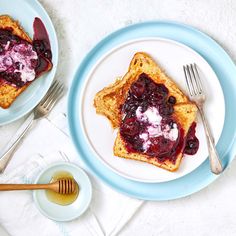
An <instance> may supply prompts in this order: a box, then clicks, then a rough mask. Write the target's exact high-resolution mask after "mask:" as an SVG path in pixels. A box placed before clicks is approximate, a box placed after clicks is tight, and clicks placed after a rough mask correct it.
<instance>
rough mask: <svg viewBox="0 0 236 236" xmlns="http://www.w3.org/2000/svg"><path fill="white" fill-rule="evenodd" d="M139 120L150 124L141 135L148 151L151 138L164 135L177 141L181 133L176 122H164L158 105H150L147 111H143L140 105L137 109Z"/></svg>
mask: <svg viewBox="0 0 236 236" xmlns="http://www.w3.org/2000/svg"><path fill="white" fill-rule="evenodd" d="M136 117H137V120H138V121H140V122H147V123H148V126H147V129H146V130H145V132H143V133H141V134H140V135H139V137H140V139H142V140H143V149H144V151H147V149H148V148H149V147H150V145H151V144H152V143H151V140H150V139H151V138H155V137H158V136H164V138H166V139H169V140H171V141H176V140H177V138H178V135H179V130H178V127H177V124H176V123H173V125H172V126H170V125H168V124H162V119H163V118H162V116H161V115H160V114H159V111H158V109H157V108H156V107H148V109H147V110H146V111H145V112H142V108H141V107H140V106H139V107H138V108H137V110H136Z"/></svg>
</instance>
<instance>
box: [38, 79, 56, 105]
mask: <svg viewBox="0 0 236 236" xmlns="http://www.w3.org/2000/svg"><path fill="white" fill-rule="evenodd" d="M57 85H58V81H57V80H54V82H53V84H52V85H51V87H50V88H49V90H48V92H47V95H46V96H45V97H44V98H43V99H42V101H41V102H40V103H39V104H41V105H42V104H43V103H44V102H45V101H46V100H47V99H48V97H49V96H50V94H51V93H52V91H53V90H54V89H55V87H56V86H57Z"/></svg>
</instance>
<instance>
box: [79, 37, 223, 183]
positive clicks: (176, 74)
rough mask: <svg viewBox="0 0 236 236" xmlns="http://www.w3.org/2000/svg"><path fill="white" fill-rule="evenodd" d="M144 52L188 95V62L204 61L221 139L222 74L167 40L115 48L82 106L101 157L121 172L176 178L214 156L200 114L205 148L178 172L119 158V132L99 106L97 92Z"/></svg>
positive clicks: (90, 82) (211, 113) (210, 114)
mask: <svg viewBox="0 0 236 236" xmlns="http://www.w3.org/2000/svg"><path fill="white" fill-rule="evenodd" d="M138 51H143V52H146V53H148V54H150V55H151V56H152V57H153V58H154V60H155V61H156V62H157V63H158V64H159V65H160V66H161V68H162V69H164V70H165V71H166V73H167V75H169V76H170V77H171V78H173V80H174V81H175V83H176V84H177V85H178V86H179V87H180V88H181V90H182V91H184V92H185V93H186V94H187V91H186V85H185V79H184V72H183V65H185V64H189V63H193V62H194V63H196V64H197V65H198V67H199V68H200V76H201V78H202V82H203V86H204V88H205V91H206V94H207V101H206V103H205V112H206V116H207V118H208V119H209V123H210V127H211V129H212V132H213V135H214V138H215V141H216V143H217V141H218V140H219V137H220V135H221V131H222V129H223V125H224V116H225V103H224V96H223V92H222V89H221V86H220V83H219V81H218V79H217V77H216V74H215V73H214V71H213V70H212V68H211V67H210V65H209V64H208V63H207V62H206V61H205V59H203V58H202V57H201V56H200V55H199V54H198V53H196V52H195V51H193V50H192V49H191V48H189V47H187V46H185V45H183V44H180V43H177V42H175V41H172V40H168V39H163V38H143V39H140V40H133V41H129V42H127V43H125V44H122V45H119V46H118V47H116V48H114V49H113V50H111V51H109V52H108V53H107V54H105V55H104V56H103V57H102V58H101V59H100V60H99V61H98V63H97V64H96V65H95V66H94V68H93V69H92V70H91V73H90V74H89V75H88V78H87V83H85V85H84V88H83V94H82V96H83V101H82V104H81V105H82V114H81V116H82V117H81V119H82V123H83V128H84V131H85V133H86V136H87V139H88V142H89V143H90V145H91V147H92V149H93V151H94V153H95V154H96V155H97V157H98V158H99V159H100V160H101V161H102V162H104V163H105V164H106V165H107V166H109V167H110V168H111V169H112V170H113V171H115V172H116V173H118V174H120V175H121V176H124V177H126V178H130V179H132V180H136V181H141V182H164V181H170V180H174V179H177V178H179V177H182V176H184V175H186V174H188V173H190V172H191V171H193V170H194V169H196V168H197V167H198V166H199V165H201V163H203V162H204V160H205V159H206V158H207V156H208V150H207V145H206V140H205V133H204V130H203V126H202V123H201V121H200V119H199V117H198V118H197V131H196V135H197V137H198V139H199V141H200V147H199V150H198V152H197V154H196V155H194V156H187V155H185V156H184V158H183V160H182V163H181V166H180V168H179V170H178V171H176V172H173V173H172V172H168V171H166V170H163V169H161V168H157V167H155V166H153V165H150V164H147V163H143V162H139V161H134V160H127V159H123V158H118V157H115V156H114V155H113V144H114V140H115V137H116V131H114V130H112V128H111V125H110V123H109V121H108V120H107V119H106V118H105V117H103V116H100V115H97V114H96V112H95V109H94V107H93V99H94V96H95V94H96V93H97V92H98V91H100V90H101V89H102V88H104V87H105V86H107V85H109V84H111V83H113V82H114V81H115V78H116V77H118V76H123V75H124V74H125V73H126V72H127V69H128V66H129V63H130V61H131V59H132V57H133V55H134V54H135V53H136V52H138Z"/></svg>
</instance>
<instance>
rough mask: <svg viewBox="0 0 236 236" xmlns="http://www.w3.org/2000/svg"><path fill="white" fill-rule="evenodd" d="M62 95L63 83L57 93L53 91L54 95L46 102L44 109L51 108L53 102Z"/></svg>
mask: <svg viewBox="0 0 236 236" xmlns="http://www.w3.org/2000/svg"><path fill="white" fill-rule="evenodd" d="M62 95H63V85H61V86H60V88H59V89H58V91H57V93H55V95H54V97H53V98H52V99H51V100H50V102H49V103H48V104H47V106H46V109H48V110H51V109H52V108H53V106H54V104H55V103H56V102H57V101H58V99H59V98H60V97H61V96H62Z"/></svg>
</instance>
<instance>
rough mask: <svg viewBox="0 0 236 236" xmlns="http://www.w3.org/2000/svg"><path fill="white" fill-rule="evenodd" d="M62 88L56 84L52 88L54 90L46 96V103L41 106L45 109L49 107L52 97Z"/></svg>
mask: <svg viewBox="0 0 236 236" xmlns="http://www.w3.org/2000/svg"><path fill="white" fill-rule="evenodd" d="M61 87H62V85H61V84H60V83H57V86H56V87H55V88H54V90H53V91H52V92H51V94H50V95H49V96H48V98H47V99H46V101H45V102H44V103H43V104H42V106H43V107H44V108H46V109H47V107H48V106H49V104H50V103H51V101H52V100H54V97H55V96H57V95H58V94H57V93H58V90H59V89H60V88H61Z"/></svg>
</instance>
